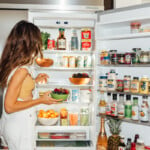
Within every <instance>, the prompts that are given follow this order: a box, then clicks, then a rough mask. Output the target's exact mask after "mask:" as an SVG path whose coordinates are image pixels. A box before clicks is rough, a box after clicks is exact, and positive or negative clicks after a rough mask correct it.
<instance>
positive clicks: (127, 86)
mask: <svg viewBox="0 0 150 150" xmlns="http://www.w3.org/2000/svg"><path fill="white" fill-rule="evenodd" d="M123 86H124V92H130V88H131V76H130V75H125V76H124V85H123Z"/></svg>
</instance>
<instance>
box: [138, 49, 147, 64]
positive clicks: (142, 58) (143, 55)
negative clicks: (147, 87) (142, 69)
mask: <svg viewBox="0 0 150 150" xmlns="http://www.w3.org/2000/svg"><path fill="white" fill-rule="evenodd" d="M140 63H142V64H147V63H149V52H145V51H142V52H141V54H140Z"/></svg>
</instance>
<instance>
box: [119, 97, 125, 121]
mask: <svg viewBox="0 0 150 150" xmlns="http://www.w3.org/2000/svg"><path fill="white" fill-rule="evenodd" d="M118 118H124V94H120V95H119V102H118Z"/></svg>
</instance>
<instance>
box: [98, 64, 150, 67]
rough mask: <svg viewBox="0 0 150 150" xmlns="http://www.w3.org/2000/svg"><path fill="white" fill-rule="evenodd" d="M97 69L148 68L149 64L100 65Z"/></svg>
mask: <svg viewBox="0 0 150 150" xmlns="http://www.w3.org/2000/svg"><path fill="white" fill-rule="evenodd" d="M98 66H99V67H150V64H129V65H127V64H116V65H100V64H98Z"/></svg>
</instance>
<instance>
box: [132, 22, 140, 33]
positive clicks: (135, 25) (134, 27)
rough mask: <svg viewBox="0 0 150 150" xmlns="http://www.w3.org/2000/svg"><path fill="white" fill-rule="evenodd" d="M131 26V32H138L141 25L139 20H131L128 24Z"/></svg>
mask: <svg viewBox="0 0 150 150" xmlns="http://www.w3.org/2000/svg"><path fill="white" fill-rule="evenodd" d="M130 27H131V33H138V32H139V30H140V27H141V23H140V22H132V23H131V24H130Z"/></svg>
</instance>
